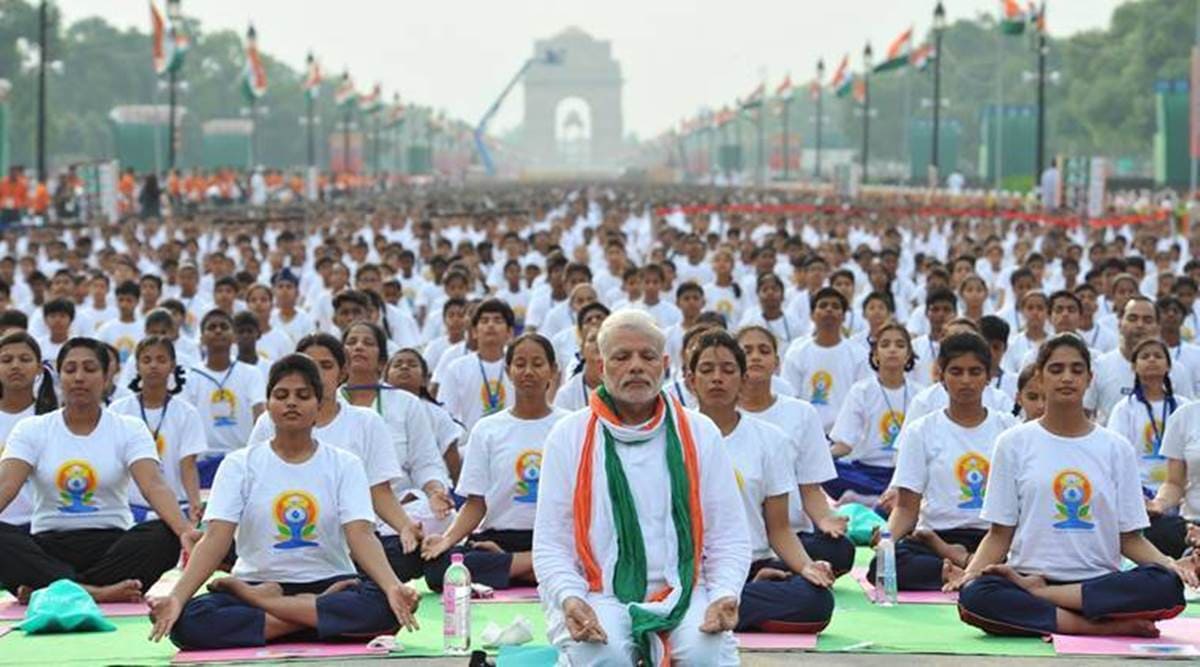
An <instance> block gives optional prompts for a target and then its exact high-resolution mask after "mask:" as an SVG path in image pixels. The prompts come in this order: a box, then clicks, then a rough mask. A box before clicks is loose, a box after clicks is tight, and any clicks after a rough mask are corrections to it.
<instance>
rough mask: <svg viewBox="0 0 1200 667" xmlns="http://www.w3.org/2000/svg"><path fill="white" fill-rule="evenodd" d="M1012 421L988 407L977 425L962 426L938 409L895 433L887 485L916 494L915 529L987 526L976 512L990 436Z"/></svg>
mask: <svg viewBox="0 0 1200 667" xmlns="http://www.w3.org/2000/svg"><path fill="white" fill-rule="evenodd" d="M1016 424H1017V420H1016V418H1014V417H1013V416H1012V415H1011V414H1008V413H1001V412H996V411H995V410H988V411H987V417H985V418H984V420H983V422H982V423H980V424H979V425H978V426H975V427H973V428H966V427H963V426H960V425H958V424H956V423H955V422H954V420H952V419H950V417H949V416H947V415H946V411H945V410H938V411H937V412H933V413H930V414H928V415H925V416H924V417H921V418H920V419H918V420H916V421H914V422H911V423H909V424H908V426H906V427H905V428H904V430H902V431H901V432H900V438H899V440H897V442H896V449H897V450H898V452H899V453H898V454H897V457H896V472H895V474H893V476H892V483H891V486H893V487H900V488H902V489H908V490H909V491H912V492H914V493H919V494H921V514H920V517H919V519H918V521H917V528H920V529H927V530H953V529H956V528H974V529H978V530H987V528H988V523H987V522H986V521H984V520H983V519H980V518H979V510H980V509H982V508H983V498H984V492H985V487H986V486H987V480H988V470H989V468H990V467H991V460H992V456H993V452H994V450H995V448H996V438H998V437H999V436H1000V434H1001V433H1003V432H1004V431H1005V430H1006V429H1008V428H1010V427H1012V426H1015V425H1016Z"/></svg>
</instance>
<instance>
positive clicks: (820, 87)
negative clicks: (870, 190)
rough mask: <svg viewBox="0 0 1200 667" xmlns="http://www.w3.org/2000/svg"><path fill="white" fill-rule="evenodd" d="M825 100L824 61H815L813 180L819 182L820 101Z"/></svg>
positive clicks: (822, 59)
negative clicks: (815, 105)
mask: <svg viewBox="0 0 1200 667" xmlns="http://www.w3.org/2000/svg"><path fill="white" fill-rule="evenodd" d="M824 98H825V59H824V58H821V59H820V60H818V61H817V132H816V134H817V155H816V164H815V166H814V168H813V178H815V179H817V180H821V101H822V100H823V99H824Z"/></svg>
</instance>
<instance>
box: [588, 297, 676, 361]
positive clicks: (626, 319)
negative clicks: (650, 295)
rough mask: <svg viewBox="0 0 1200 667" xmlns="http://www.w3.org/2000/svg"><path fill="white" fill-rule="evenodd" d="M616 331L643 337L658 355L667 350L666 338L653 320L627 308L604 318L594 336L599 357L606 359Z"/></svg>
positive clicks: (634, 309) (647, 314) (633, 309)
mask: <svg viewBox="0 0 1200 667" xmlns="http://www.w3.org/2000/svg"><path fill="white" fill-rule="evenodd" d="M617 331H632V332H634V333H638V334H641V335H642V336H645V337H646V338H647V339H649V341H650V343H651V344H653V345H654V350H655V351H656V352H658V353H659V354H663V352H664V351H665V350H666V348H667V337H666V335H665V334H664V333H663V331H662V329H659V328H658V324H656V323H655V321H654V318H653V317H651V316H650V314H649V313H647V312H646V311H644V310H639V309H637V308H628V307H627V308H621V309H620V310H618V311H616V312H615V313H613V314H612V315H609V316H608V317H606V318H604V323H603V324H601V325H600V331H599V332H598V333H597V334H596V344H597V345H598V346H599V347H600V356H601V357H605V358H607V357H608V353H609V352H610V351H611V350H610V346H611V344H612V336H613V334H614V333H615V332H617Z"/></svg>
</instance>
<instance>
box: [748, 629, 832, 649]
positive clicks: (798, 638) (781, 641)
mask: <svg viewBox="0 0 1200 667" xmlns="http://www.w3.org/2000/svg"><path fill="white" fill-rule="evenodd" d="M734 636H735V637H737V641H738V647H739V648H743V649H746V650H747V651H794V650H808V649H814V648H816V647H817V636H816V635H798V634H792V633H776V632H737V633H734Z"/></svg>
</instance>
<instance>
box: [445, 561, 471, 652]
mask: <svg viewBox="0 0 1200 667" xmlns="http://www.w3.org/2000/svg"><path fill="white" fill-rule="evenodd" d="M442 649H443V651H444V652H445V653H446V654H447V655H469V654H470V653H471V571H470V570H468V569H467V566H466V565H465V564H463V555H462V554H452V555H451V556H450V567H448V568H446V574H445V576H444V577H443V579H442Z"/></svg>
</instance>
